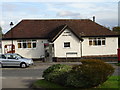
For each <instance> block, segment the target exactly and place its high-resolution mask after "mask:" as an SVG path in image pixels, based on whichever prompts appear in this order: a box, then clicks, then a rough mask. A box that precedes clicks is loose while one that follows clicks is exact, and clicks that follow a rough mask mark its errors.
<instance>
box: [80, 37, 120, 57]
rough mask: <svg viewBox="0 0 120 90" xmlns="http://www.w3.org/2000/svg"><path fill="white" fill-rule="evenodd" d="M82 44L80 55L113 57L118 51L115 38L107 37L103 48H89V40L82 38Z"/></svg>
mask: <svg viewBox="0 0 120 90" xmlns="http://www.w3.org/2000/svg"><path fill="white" fill-rule="evenodd" d="M83 39H84V41H83V43H82V51H83V52H82V55H83V56H92V55H115V54H117V49H118V38H117V37H107V38H106V45H105V46H89V38H83Z"/></svg>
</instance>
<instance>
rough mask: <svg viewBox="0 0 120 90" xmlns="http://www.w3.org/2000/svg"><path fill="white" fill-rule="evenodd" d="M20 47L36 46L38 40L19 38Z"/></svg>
mask: <svg viewBox="0 0 120 90" xmlns="http://www.w3.org/2000/svg"><path fill="white" fill-rule="evenodd" d="M17 42H18V48H36V42H37V40H18V41H17Z"/></svg>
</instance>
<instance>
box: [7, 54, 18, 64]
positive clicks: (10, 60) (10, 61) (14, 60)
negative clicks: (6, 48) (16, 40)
mask: <svg viewBox="0 0 120 90" xmlns="http://www.w3.org/2000/svg"><path fill="white" fill-rule="evenodd" d="M7 59H8V61H7V64H8V66H20V60H19V59H17V58H16V57H15V55H12V54H9V55H7Z"/></svg>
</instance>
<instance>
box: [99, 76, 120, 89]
mask: <svg viewBox="0 0 120 90" xmlns="http://www.w3.org/2000/svg"><path fill="white" fill-rule="evenodd" d="M99 88H120V76H111V77H110V78H109V79H108V80H107V81H106V82H105V83H103V84H102V85H101V86H100V87H99Z"/></svg>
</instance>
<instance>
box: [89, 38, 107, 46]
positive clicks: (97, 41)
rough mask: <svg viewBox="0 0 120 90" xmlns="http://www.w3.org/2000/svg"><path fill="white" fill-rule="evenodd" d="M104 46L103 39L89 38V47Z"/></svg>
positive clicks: (104, 40) (104, 41) (104, 39)
mask: <svg viewBox="0 0 120 90" xmlns="http://www.w3.org/2000/svg"><path fill="white" fill-rule="evenodd" d="M105 45H106V38H105V37H95V38H89V46H105Z"/></svg>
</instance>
